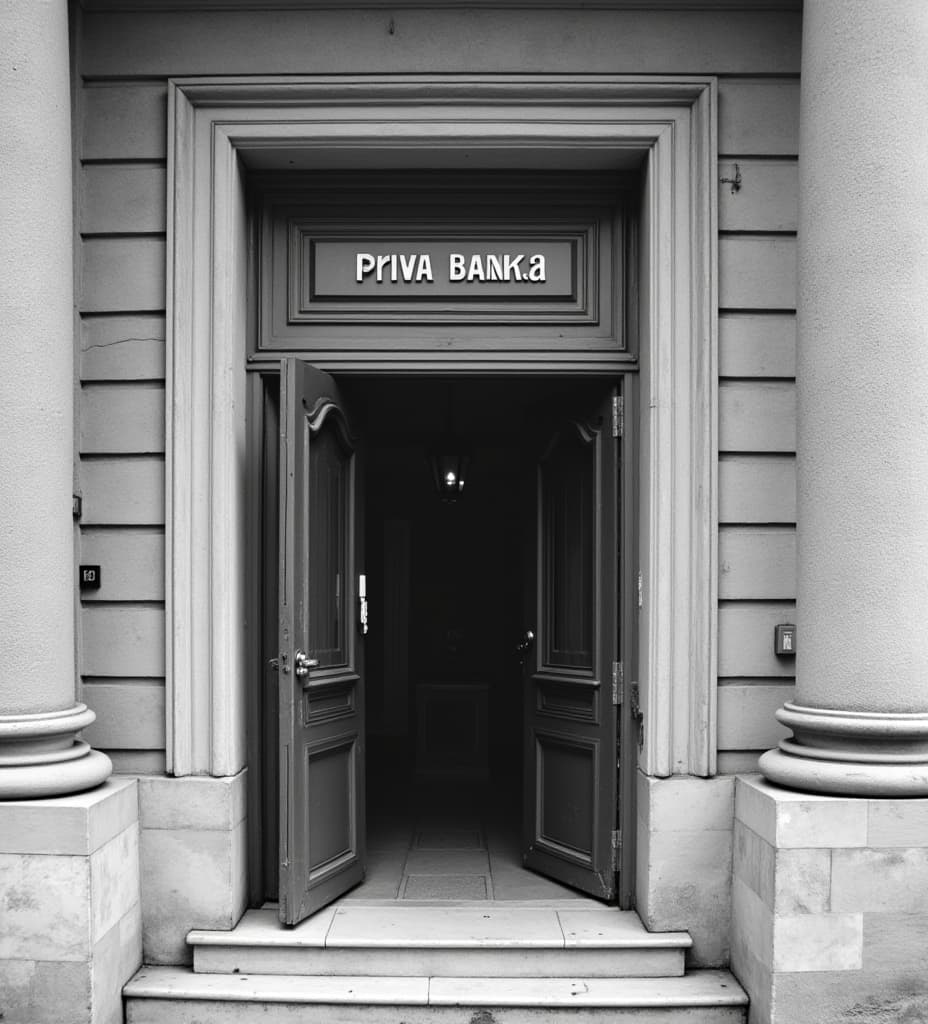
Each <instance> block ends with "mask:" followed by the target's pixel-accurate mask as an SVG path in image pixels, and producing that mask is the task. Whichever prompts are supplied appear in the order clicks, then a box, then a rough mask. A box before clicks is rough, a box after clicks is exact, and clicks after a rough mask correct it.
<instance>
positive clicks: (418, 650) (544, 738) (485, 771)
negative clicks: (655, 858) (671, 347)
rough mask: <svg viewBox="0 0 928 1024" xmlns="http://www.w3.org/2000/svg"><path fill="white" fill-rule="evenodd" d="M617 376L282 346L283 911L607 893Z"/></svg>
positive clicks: (275, 634) (615, 629) (615, 639)
mask: <svg viewBox="0 0 928 1024" xmlns="http://www.w3.org/2000/svg"><path fill="white" fill-rule="evenodd" d="M620 391H621V381H620V380H612V381H605V380H585V381H582V382H575V383H573V384H570V383H567V382H565V381H563V380H560V381H556V380H553V379H542V378H539V379H537V380H532V381H516V380H512V379H505V378H496V379H463V378H459V379H447V380H440V379H433V378H429V379H418V380H417V379H407V380H402V379H397V378H383V377H381V378H371V379H363V378H352V379H347V380H344V381H341V382H339V383H338V384H336V383H335V381H334V380H333V379H332V378H330V377H328V375H326V374H322V373H321V372H319V371H316V370H313V369H312V368H308V367H307V364H305V363H303V362H300V361H296V360H289V361H287V362H286V364H285V372H284V375H283V384H282V390H281V403H280V431H279V434H280V437H281V452H280V466H281V475H280V477H279V482H278V486H277V491H278V501H279V503H280V506H281V508H282V510H283V511H282V517H281V520H280V523H281V526H280V531H279V538H280V548H279V551H278V559H277V564H278V587H277V589H278V597H279V602H278V605H279V606H278V608H277V629H276V631H275V630H273V629H269V628H267V625H268V622H267V616H266V629H265V635H266V639H267V641H268V643H269V644H270V646H271V647H272V648H273V650H272V651H271V653H270V654H269V658H268V660H270V659H272V658H277V659H278V660H277V666H278V670H277V672H276V673H271V675H270V676H269V677H268V683H269V685H268V687H267V691H268V692H267V696H268V701H270V700H271V699H272V698H273V697H274V696H276V698H277V700H278V713H277V714H276V715H274V714H270V713H268V714H266V716H265V717H266V718H267V720H268V724H269V725H270V723H271V722H272V721H273V720H274V719H276V720H277V722H278V723H279V726H280V731H279V734H278V736H277V749H278V756H277V758H275V759H274V760H276V762H277V764H278V765H279V773H278V775H277V779H276V782H275V781H274V779H273V775H274V773H273V772H272V771H270V770H269V769H270V768H271V766H272V764H273V761H272V759H271V758H270V757H268V756H265V759H264V764H265V769H266V774H267V775H268V777H269V778H268V781H269V783H270V784H269V785H266V786H265V789H264V791H265V804H266V809H265V816H264V817H265V851H266V862H267V866H268V867H269V866H270V864H271V863H273V861H271V853H272V848H271V844H270V843H268V842H267V839H268V838H269V836H268V833H270V834H273V831H278V832H279V835H280V843H279V849H278V852H279V865H280V875H279V881H280V887H279V889H278V891H277V895H278V898H279V900H280V906H281V918H282V920H285V921H287V922H288V923H295V922H296V921H298V920H300V919H302V918H303V917H305V916H306V915H307V914H309V913H311V912H312V911H313V910H314V909H317V908H318V907H320V906H323V905H325V904H326V903H327V902H329V901H330V900H331V899H333V898H335V897H336V896H338V895H340V894H342V893H343V892H345V891H348V890H351V889H353V888H354V887H356V886H357V887H358V888H357V889H355V892H356V894H363V895H365V896H366V897H368V898H377V899H390V900H394V899H395V900H422V899H425V900H434V899H437V900H442V899H456V900H460V899H465V900H468V899H480V900H484V899H526V898H528V899H532V898H555V897H557V896H558V895H563V894H565V893H571V892H575V891H582V892H586V893H590V894H593V895H596V896H599V897H601V898H605V899H612V898H613V897H614V895H615V893H616V874H615V873H616V869H617V866H618V865H617V861H616V860H615V859H614V855H613V851H614V849H615V848H616V843H615V837H616V834H617V825H618V800H617V793H618V778H617V776H618V760H617V720H616V719H617V701H616V696H617V695H616V691H615V688H614V684H615V682H616V680H615V672H616V667H617V666H618V664H619V661H620V658H619V644H620V639H621V638H620V631H619V618H620V607H619V578H620V561H621V558H622V551H621V549H620V545H619V535H620V527H621V522H620V515H619V509H620V497H621V494H620V491H621V488H620V476H621V474H620V445H621V437H620V436H619V435H620V433H621V431H620V429H619V421H618V410H619V408H620V399H621V398H622V397H623V396H622V395H621V394H620ZM266 447H270V445H269V444H268V445H266ZM449 466H450V467H453V468H452V469H449V468H448V467H449ZM449 472H450V473H452V474H455V473H456V474H459V475H460V476H461V478H462V479H463V488H462V489H461V491H460V493H459V494H457V493H455V494H453V495H449V493H448V492H449V489H450V490H452V491H457V489H458V488H457V484H459V483H460V481H456V482H455V487H453V488H449V485H448V479H447V473H449ZM449 497H454V500H448V499H449ZM362 524H363V525H362ZM265 592H266V593H269V589H268V585H267V584H265ZM272 639H273V640H274V641H276V644H275V643H271V641H272ZM275 676H276V678H275ZM275 684H276V690H275ZM269 710H270V709H269ZM272 733H273V728H272V727H268V728H266V729H265V738H266V741H267V743H268V744H269V745H270V746H271V747H273V735H272ZM275 789H276V794H275ZM275 795H276V798H277V799H276V800H275ZM275 804H276V807H277V812H278V815H279V817H278V819H277V823H276V828H275V823H274V821H273V814H272V813H270V811H271V808H272V807H273V806H274V805H275ZM524 868H530V869H532V872H529V871H526V870H524ZM271 875H272V872H266V876H268V877H269V878H270V877H271ZM359 883H361V884H360V885H359ZM565 886H568V887H570V888H565ZM269 888H270V887H269ZM268 895H272V893H270V892H269V893H268Z"/></svg>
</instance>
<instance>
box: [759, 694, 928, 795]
mask: <svg viewBox="0 0 928 1024" xmlns="http://www.w3.org/2000/svg"><path fill="white" fill-rule="evenodd" d="M777 718H778V719H779V721H780V722H782V723H783V724H784V725H785V726H787V727H788V728H790V729H792V730H793V736H792V737H791V738H790V739H785V740H781V741H780V743H779V747H778V749H777V750H769V751H768V752H767V753H766V754H764V755H763V756H762V757H761V759H760V764H759V767H760V770H761V771H762V772H763V774H764V775H765V776H766V777H767V778H768V779H769V780H770V781H771V782H775V783H777V784H778V785H781V786H786V787H788V788H790V789H799V790H808V791H811V792H814V793H835V794H840V795H846V796H887V797H893V796H928V714H903V713H883V714H881V713H877V712H859V711H834V710H830V709H823V708H807V707H801V706H800V705H797V704H786V705H784V707H783V708H781V709H780V710H779V711H778V712H777Z"/></svg>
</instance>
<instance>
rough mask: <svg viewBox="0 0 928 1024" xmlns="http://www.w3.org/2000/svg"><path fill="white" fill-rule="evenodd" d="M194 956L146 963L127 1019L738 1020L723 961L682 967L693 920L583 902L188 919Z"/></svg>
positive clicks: (344, 908)
mask: <svg viewBox="0 0 928 1024" xmlns="http://www.w3.org/2000/svg"><path fill="white" fill-rule="evenodd" d="M188 942H189V943H190V945H191V946H192V947H193V966H192V968H181V967H143V968H142V969H141V970H140V971H139V972H138V973H137V974H136V975H135V977H134V978H133V979H132V980H131V981H130V982H129V984H128V985H127V986H126V989H125V1001H126V1020H127V1022H128V1024H237V1022H241V1024H252V1022H257V1021H261V1022H266V1024H278V1022H296V1021H299V1022H300V1024H316V1022H318V1024H353V1022H359V1024H361V1022H363V1024H432V1022H436V1024H437V1022H443V1021H448V1022H455V1024H458V1022H460V1024H529V1022H533V1024H534V1022H541V1021H544V1022H546V1024H558V1022H564V1024H593V1022H596V1021H603V1022H605V1021H616V1020H622V1021H625V1020H627V1021H642V1022H648V1024H683V1022H687V1024H736V1022H737V1024H743V1021H744V1020H745V1019H746V1008H747V997H746V995H745V993H744V991H743V990H742V989H741V987H740V986H739V985H738V983H737V981H735V979H734V978H733V977H732V976H731V975H730V974H729V973H728V972H726V971H707V970H697V971H690V972H686V971H685V968H684V960H685V955H686V950H687V949H688V948H689V946H690V945H691V940H690V937H689V935H688V934H686V933H685V932H672V933H663V934H651V933H649V932H647V931H646V930H645V928H644V927H643V926H642V924H641V922H640V921H639V919H638V917H637V915H636V914H634V913H633V912H630V911H619V910H615V909H613V908H608V907H603V906H600V905H598V904H593V903H590V902H586V901H583V902H582V903H581V902H579V901H565V902H561V903H554V902H552V903H547V904H543V905H542V904H539V902H538V901H533V902H531V903H527V902H526V903H521V904H517V903H509V904H505V905H502V906H501V905H500V903H499V902H495V903H494V902H492V901H487V902H467V903H442V904H437V903H436V904H432V905H422V904H415V905H398V904H397V903H396V902H389V901H384V902H382V903H378V902H372V903H370V904H363V903H352V902H347V901H346V902H342V903H338V904H335V905H334V906H332V907H329V908H327V909H326V910H323V911H321V912H320V913H318V914H316V915H315V916H314V917H312V918H310V919H309V920H308V921H306V922H304V923H303V924H301V925H299V926H297V927H296V928H284V927H282V926H281V925H280V924H279V923H278V921H277V913H276V910H275V909H272V908H262V909H261V910H251V911H249V912H248V913H246V914H245V916H244V917H243V919H242V921H241V922H240V923H239V925H238V926H237V927H236V928H235V929H233V930H232V931H230V932H215V931H193V932H191V933H190V935H189V936H188Z"/></svg>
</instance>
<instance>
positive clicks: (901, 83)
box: [760, 0, 928, 796]
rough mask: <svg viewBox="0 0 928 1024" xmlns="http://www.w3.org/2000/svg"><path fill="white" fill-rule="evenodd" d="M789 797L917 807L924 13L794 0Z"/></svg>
mask: <svg viewBox="0 0 928 1024" xmlns="http://www.w3.org/2000/svg"><path fill="white" fill-rule="evenodd" d="M802 45H803V52H802V85H801V94H802V99H801V121H800V125H801V127H800V148H799V152H800V158H799V168H800V172H799V192H800V210H799V308H798V314H799V350H798V365H797V383H798V455H799V457H798V531H799V537H798V545H799V557H798V609H797V650H798V653H797V658H796V675H797V678H796V696H795V701H794V702H792V703H789V704H787V705H786V706H785V707H784V708H783V709H782V710H781V711H779V712H778V714H777V717H778V718H779V720H780V721H781V722H783V723H784V724H785V725H786V726H788V727H789V728H790V729H792V730H793V737H792V738H791V739H789V740H784V741H783V742H781V743H780V746H779V749H778V750H775V751H769V752H768V753H766V754H765V755H764V756H763V757H762V758H761V762H760V766H761V771H762V772H763V773H764V774H765V775H766V776H767V778H768V779H770V780H772V781H774V782H777V783H780V784H781V785H784V786H789V787H793V788H796V789H805V790H813V791H819V792H824V793H840V794H848V795H858V796H890V795H897V796H902V795H909V796H914V795H928V129H926V124H928V122H926V116H928V115H926V111H928V60H926V54H928V4H926V3H925V2H924V0H806V4H805V8H804V16H803V43H802Z"/></svg>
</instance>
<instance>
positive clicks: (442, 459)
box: [429, 452, 468, 501]
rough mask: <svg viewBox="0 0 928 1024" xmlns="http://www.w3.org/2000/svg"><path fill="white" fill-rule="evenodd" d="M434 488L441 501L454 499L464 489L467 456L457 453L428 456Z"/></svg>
mask: <svg viewBox="0 0 928 1024" xmlns="http://www.w3.org/2000/svg"><path fill="white" fill-rule="evenodd" d="M429 462H430V463H431V465H432V477H433V478H434V480H435V489H436V490H437V491H438V496H439V497H440V498H441V499H442V501H456V500H457V499H458V498H459V497H460V496H461V494H462V492H463V490H464V481H465V478H466V475H467V463H468V456H467V455H464V454H462V453H461V452H457V453H448V454H445V453H441V454H439V453H433V454H431V455H430V456H429Z"/></svg>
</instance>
